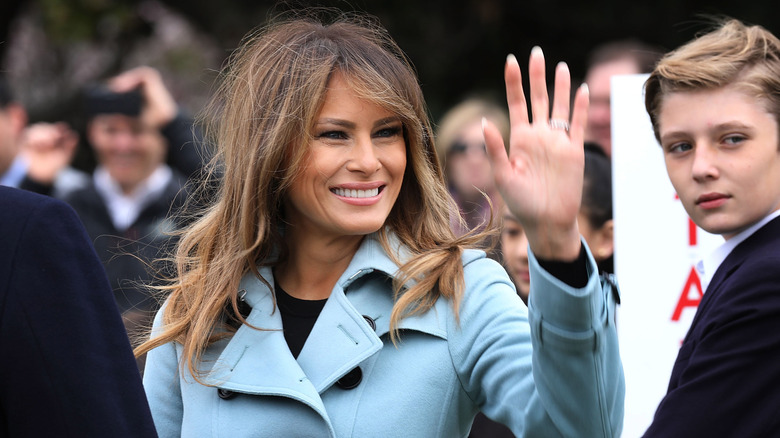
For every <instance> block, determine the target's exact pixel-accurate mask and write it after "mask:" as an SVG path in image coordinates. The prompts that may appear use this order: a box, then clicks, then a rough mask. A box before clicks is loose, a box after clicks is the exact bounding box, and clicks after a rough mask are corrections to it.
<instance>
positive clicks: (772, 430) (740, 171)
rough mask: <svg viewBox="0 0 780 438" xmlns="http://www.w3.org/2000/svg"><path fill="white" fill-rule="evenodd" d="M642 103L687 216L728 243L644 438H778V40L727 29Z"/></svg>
mask: <svg viewBox="0 0 780 438" xmlns="http://www.w3.org/2000/svg"><path fill="white" fill-rule="evenodd" d="M645 91H646V94H645V103H646V107H647V112H648V114H649V115H650V120H651V121H652V124H653V129H654V131H655V135H656V138H657V139H658V141H659V143H660V144H661V150H662V153H663V156H664V161H665V163H666V170H667V173H668V174H669V179H670V181H671V182H672V185H673V186H674V189H675V191H676V192H677V195H678V196H679V198H680V201H681V202H682V204H683V206H684V207H685V211H686V212H687V213H688V215H689V216H690V217H691V219H693V221H694V222H695V223H696V225H698V226H699V227H701V228H702V229H703V230H705V231H707V232H710V233H713V234H720V235H721V236H723V238H724V240H725V242H724V243H723V245H722V246H720V247H718V248H717V249H716V251H715V252H714V253H713V254H712V255H710V256H708V257H706V258H704V259H703V260H702V262H701V263H700V265H699V267H700V268H701V270H700V276H701V279H702V286H703V287H704V288H705V293H704V297H703V298H702V300H701V303H699V308H698V310H697V313H696V316H695V318H694V320H693V322H692V323H691V326H690V328H689V329H688V334H687V335H686V336H685V340H684V341H683V343H682V345H681V346H680V351H679V354H678V356H677V360H676V362H675V364H674V368H673V369H672V376H671V378H670V380H669V387H668V390H667V393H666V396H665V397H664V398H663V400H662V401H661V403H660V405H659V406H658V409H657V411H656V414H655V418H654V419H653V423H652V424H651V426H650V428H649V429H648V430H647V432H646V434H645V436H647V437H684V436H718V437H747V436H756V437H758V436H762V437H763V436H777V434H778V431H780V418H778V416H777V412H778V408H779V407H780V398H779V397H778V396H777V393H776V392H775V391H773V390H768V388H777V387H778V385H780V368H779V367H778V366H777V363H778V362H780V330H778V328H780V324H779V321H780V295H778V288H780V270H778V269H777V268H778V266H779V265H780V219H778V216H780V39H778V38H777V37H775V36H774V35H772V34H771V33H770V32H768V31H767V30H766V29H764V28H762V27H760V26H746V25H744V24H743V23H741V22H739V21H737V20H729V21H726V22H723V23H721V24H720V25H719V26H717V28H715V29H714V30H712V31H710V32H708V33H706V34H704V35H701V36H700V37H698V38H697V39H694V40H693V41H690V42H688V43H687V44H685V45H683V46H681V47H679V48H678V49H676V50H675V51H673V52H670V53H669V54H667V55H666V56H664V58H663V59H661V61H660V62H659V63H658V66H657V67H656V68H655V70H654V71H653V73H652V74H651V75H650V77H649V78H648V80H647V82H646V84H645Z"/></svg>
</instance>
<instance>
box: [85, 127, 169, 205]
mask: <svg viewBox="0 0 780 438" xmlns="http://www.w3.org/2000/svg"><path fill="white" fill-rule="evenodd" d="M87 135H88V137H89V142H90V143H91V144H92V146H93V147H94V149H95V153H96V154H97V160H98V163H99V164H100V165H101V166H103V167H105V168H106V170H107V171H108V173H109V175H110V176H111V178H112V179H113V180H114V181H115V182H116V183H117V184H119V186H120V187H121V188H122V191H124V192H125V193H132V192H133V190H135V188H136V187H138V185H139V184H140V183H141V182H143V181H144V180H145V179H146V178H148V177H149V175H151V174H152V172H154V170H155V169H157V167H158V166H160V165H161V164H162V163H163V162H164V161H165V153H166V142H165V139H164V138H163V136H162V135H161V134H160V132H159V131H158V130H157V129H154V128H151V127H148V126H145V125H144V124H143V123H142V122H141V119H140V118H139V117H130V116H126V115H122V114H101V115H97V116H95V117H94V118H93V119H92V121H90V123H89V126H88V128H87Z"/></svg>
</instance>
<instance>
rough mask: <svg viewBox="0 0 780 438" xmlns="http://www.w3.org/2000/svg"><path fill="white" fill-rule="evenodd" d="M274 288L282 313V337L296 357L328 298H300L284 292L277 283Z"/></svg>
mask: <svg viewBox="0 0 780 438" xmlns="http://www.w3.org/2000/svg"><path fill="white" fill-rule="evenodd" d="M275 288H276V304H277V305H278V306H279V313H280V314H281V315H282V327H284V339H285V340H286V341H287V346H288V347H289V348H290V351H291V352H292V354H293V357H295V358H297V357H298V354H300V352H301V350H302V349H303V344H305V343H306V338H308V337H309V333H311V329H312V328H313V327H314V323H315V322H316V321H317V318H318V317H319V316H320V312H322V308H323V307H325V302H326V301H328V300H327V298H326V299H324V300H301V299H299V298H295V297H293V296H291V295H290V294H288V293H287V292H285V291H284V289H282V287H281V286H279V283H276V284H275Z"/></svg>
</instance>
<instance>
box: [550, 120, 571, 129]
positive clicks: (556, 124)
mask: <svg viewBox="0 0 780 438" xmlns="http://www.w3.org/2000/svg"><path fill="white" fill-rule="evenodd" d="M550 128H552V129H557V130H561V131H564V132H569V122H567V121H566V120H562V119H550Z"/></svg>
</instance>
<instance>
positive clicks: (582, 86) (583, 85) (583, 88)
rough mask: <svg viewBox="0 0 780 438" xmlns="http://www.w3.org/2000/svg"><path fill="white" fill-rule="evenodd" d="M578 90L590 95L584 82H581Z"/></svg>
mask: <svg viewBox="0 0 780 438" xmlns="http://www.w3.org/2000/svg"><path fill="white" fill-rule="evenodd" d="M580 88H581V89H582V91H583V92H585V93H587V94H590V88H588V84H586V83H585V82H583V83H582V85H580Z"/></svg>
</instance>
